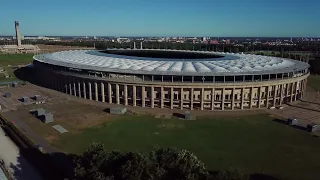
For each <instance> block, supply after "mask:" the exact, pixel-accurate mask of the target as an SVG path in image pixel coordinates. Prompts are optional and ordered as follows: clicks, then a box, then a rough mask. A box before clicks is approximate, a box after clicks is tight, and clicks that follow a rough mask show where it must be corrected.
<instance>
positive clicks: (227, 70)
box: [34, 49, 309, 76]
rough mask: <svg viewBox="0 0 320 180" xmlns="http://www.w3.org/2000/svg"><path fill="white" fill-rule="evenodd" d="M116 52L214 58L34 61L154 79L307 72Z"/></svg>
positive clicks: (255, 62)
mask: <svg viewBox="0 0 320 180" xmlns="http://www.w3.org/2000/svg"><path fill="white" fill-rule="evenodd" d="M112 51H117V50H112ZM118 51H140V52H142V53H143V52H151V51H157V52H165V53H170V52H177V51H178V52H179V53H181V52H184V53H198V54H199V53H200V54H203V53H205V54H208V55H210V54H211V55H215V57H214V58H210V57H209V58H198V59H190V58H189V59H188V58H185V59H177V58H151V57H138V56H128V55H119V54H116V53H115V54H108V53H105V52H102V51H94V50H73V51H62V52H55V53H51V54H41V55H36V56H34V59H35V60H36V61H40V62H43V63H47V64H52V65H57V66H63V67H69V68H76V69H85V70H93V71H102V72H114V73H130V74H154V75H159V74H161V75H201V76H207V75H209V76H210V75H211V76H212V75H213V76H221V75H222V76H225V75H255V74H276V73H289V72H297V71H301V70H305V69H308V68H309V65H308V64H307V63H305V62H300V61H295V60H291V59H284V58H277V57H268V56H260V55H250V54H234V53H222V52H208V51H201V52H200V51H181V50H150V49H149V50H148V49H144V50H135V49H130V50H118ZM195 57H197V56H195Z"/></svg>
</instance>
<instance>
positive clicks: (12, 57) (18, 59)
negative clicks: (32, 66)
mask: <svg viewBox="0 0 320 180" xmlns="http://www.w3.org/2000/svg"><path fill="white" fill-rule="evenodd" d="M32 57H33V54H0V67H3V66H8V65H11V66H16V65H25V64H29V63H31V62H32V60H33V59H32Z"/></svg>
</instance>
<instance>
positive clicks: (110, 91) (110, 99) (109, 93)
mask: <svg viewBox="0 0 320 180" xmlns="http://www.w3.org/2000/svg"><path fill="white" fill-rule="evenodd" d="M108 98H109V103H110V104H111V103H112V87H111V84H110V83H108Z"/></svg>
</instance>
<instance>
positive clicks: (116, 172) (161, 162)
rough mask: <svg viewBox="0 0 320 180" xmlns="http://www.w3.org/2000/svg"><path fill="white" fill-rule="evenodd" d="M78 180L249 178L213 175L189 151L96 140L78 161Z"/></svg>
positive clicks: (237, 174) (228, 173) (235, 174)
mask: <svg viewBox="0 0 320 180" xmlns="http://www.w3.org/2000/svg"><path fill="white" fill-rule="evenodd" d="M74 174H75V179H79V180H128V179H130V180H210V179H212V180H248V179H249V177H248V176H246V175H243V174H242V173H240V172H239V171H236V170H233V171H223V172H217V173H215V174H214V175H213V174H210V173H209V172H208V171H207V170H206V168H205V166H204V163H202V162H201V161H200V160H199V159H197V157H196V156H195V155H194V154H192V153H191V152H189V151H186V150H177V149H170V148H168V149H157V150H155V151H152V152H150V153H137V152H128V153H123V152H118V151H112V152H109V151H107V150H106V149H105V148H104V146H103V145H102V144H100V143H93V144H92V145H91V146H90V147H89V148H88V150H87V151H86V152H85V153H84V154H83V155H82V156H80V157H78V158H77V160H76V168H75V170H74Z"/></svg>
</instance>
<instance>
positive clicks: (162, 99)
mask: <svg viewBox="0 0 320 180" xmlns="http://www.w3.org/2000/svg"><path fill="white" fill-rule="evenodd" d="M163 89H164V87H163V86H161V102H160V103H161V109H163V107H164V90H163Z"/></svg>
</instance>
